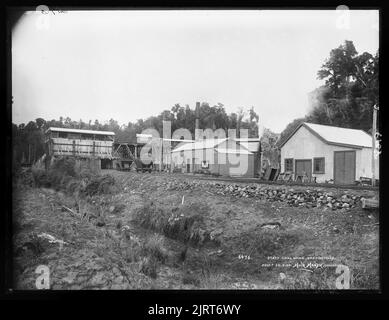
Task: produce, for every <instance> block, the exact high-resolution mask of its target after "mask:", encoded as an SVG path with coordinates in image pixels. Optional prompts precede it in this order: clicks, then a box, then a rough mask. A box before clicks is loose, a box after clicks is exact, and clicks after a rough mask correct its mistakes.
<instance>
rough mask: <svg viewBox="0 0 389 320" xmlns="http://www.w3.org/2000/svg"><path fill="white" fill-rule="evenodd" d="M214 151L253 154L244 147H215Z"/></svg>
mask: <svg viewBox="0 0 389 320" xmlns="http://www.w3.org/2000/svg"><path fill="white" fill-rule="evenodd" d="M215 150H216V152H218V153H222V154H253V153H252V152H250V151H249V150H246V149H242V148H240V149H225V148H216V149H215Z"/></svg>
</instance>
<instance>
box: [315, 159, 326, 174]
mask: <svg viewBox="0 0 389 320" xmlns="http://www.w3.org/2000/svg"><path fill="white" fill-rule="evenodd" d="M313 173H324V158H314V159H313Z"/></svg>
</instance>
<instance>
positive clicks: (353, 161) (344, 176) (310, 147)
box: [280, 122, 379, 184]
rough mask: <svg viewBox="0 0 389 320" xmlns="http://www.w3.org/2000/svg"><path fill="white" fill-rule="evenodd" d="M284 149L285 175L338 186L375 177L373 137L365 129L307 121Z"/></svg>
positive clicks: (286, 142) (290, 137)
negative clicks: (305, 177)
mask: <svg viewBox="0 0 389 320" xmlns="http://www.w3.org/2000/svg"><path fill="white" fill-rule="evenodd" d="M280 148H281V172H292V173H293V174H294V175H295V176H302V175H304V176H305V175H306V176H307V177H308V180H312V179H311V178H314V180H315V181H316V182H334V183H336V184H354V183H356V180H357V181H358V180H361V178H371V177H372V159H373V154H372V153H373V149H372V137H371V136H370V135H369V134H367V133H366V132H364V131H362V130H356V129H348V128H339V127H333V126H326V125H319V124H313V123H307V122H304V123H302V124H301V125H299V126H298V127H297V128H296V130H295V131H294V132H293V133H292V134H291V135H290V136H289V137H288V138H287V139H286V140H285V141H284V142H283V144H282V145H280ZM375 162H376V163H375V168H376V169H375V170H376V176H377V177H378V172H379V168H378V165H379V164H378V159H376V160H375Z"/></svg>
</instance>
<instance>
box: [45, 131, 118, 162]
mask: <svg viewBox="0 0 389 320" xmlns="http://www.w3.org/2000/svg"><path fill="white" fill-rule="evenodd" d="M114 137H115V133H114V132H111V131H96V130H81V129H70V128H54V127H50V128H49V129H47V130H46V132H45V145H46V155H48V157H47V159H49V160H50V161H51V159H55V158H56V157H64V156H66V157H75V158H76V159H78V160H80V161H83V163H85V164H87V165H88V166H90V167H93V168H95V169H101V165H102V161H103V162H104V161H107V160H108V161H111V160H112V158H113V156H112V153H113V152H112V151H113V142H114ZM80 164H81V162H80Z"/></svg>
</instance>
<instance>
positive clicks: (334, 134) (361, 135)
mask: <svg viewBox="0 0 389 320" xmlns="http://www.w3.org/2000/svg"><path fill="white" fill-rule="evenodd" d="M302 126H304V127H305V128H306V129H308V130H309V131H310V132H311V133H312V134H314V135H315V136H316V137H318V138H319V139H320V140H322V141H323V142H325V143H327V144H332V145H338V146H344V147H350V148H357V149H360V148H371V145H372V137H371V135H369V134H368V133H366V132H365V131H363V130H359V129H349V128H339V127H333V126H326V125H322V124H314V123H309V122H303V123H301V124H300V125H299V126H298V127H297V128H296V129H295V130H294V131H293V132H292V134H291V135H290V136H289V137H288V138H287V139H285V141H284V142H283V143H282V144H281V145H280V146H279V147H280V148H282V147H283V146H284V145H285V143H286V142H288V141H289V139H290V138H291V137H292V136H293V135H294V134H295V133H296V132H297V130H299V129H300V128H301V127H302Z"/></svg>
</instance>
